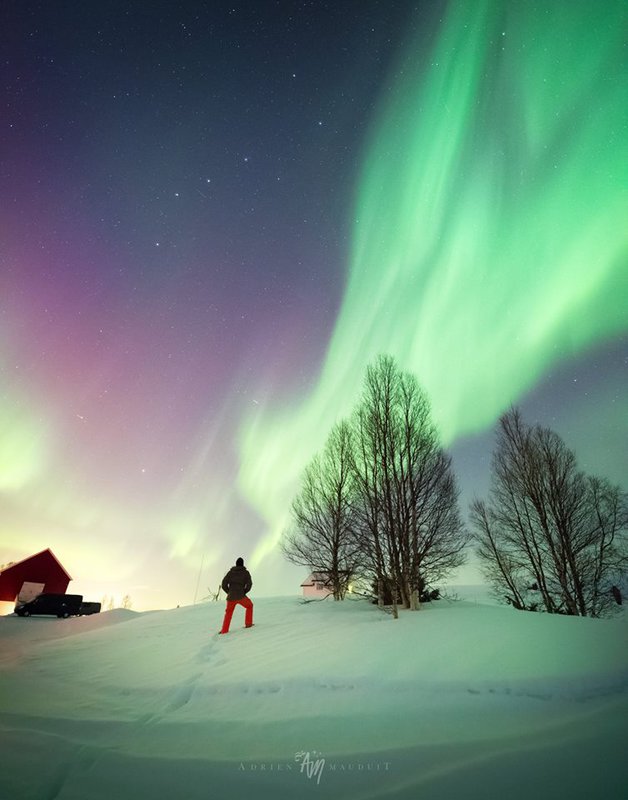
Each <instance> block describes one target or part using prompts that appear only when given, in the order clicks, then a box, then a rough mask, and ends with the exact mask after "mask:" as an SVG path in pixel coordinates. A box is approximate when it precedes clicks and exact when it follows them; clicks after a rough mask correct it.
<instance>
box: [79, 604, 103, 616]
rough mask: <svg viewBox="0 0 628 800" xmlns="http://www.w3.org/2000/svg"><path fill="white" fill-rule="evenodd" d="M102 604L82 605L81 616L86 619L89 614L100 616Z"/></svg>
mask: <svg viewBox="0 0 628 800" xmlns="http://www.w3.org/2000/svg"><path fill="white" fill-rule="evenodd" d="M100 605H101V604H100V603H81V608H80V609H79V614H80V615H81V617H86V616H87V615H88V614H99V613H100Z"/></svg>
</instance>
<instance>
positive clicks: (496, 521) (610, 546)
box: [471, 409, 628, 617]
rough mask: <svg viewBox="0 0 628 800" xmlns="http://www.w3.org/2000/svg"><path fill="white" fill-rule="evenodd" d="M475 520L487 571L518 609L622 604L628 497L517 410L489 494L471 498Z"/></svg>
mask: <svg viewBox="0 0 628 800" xmlns="http://www.w3.org/2000/svg"><path fill="white" fill-rule="evenodd" d="M471 522H472V525H473V528H474V533H475V542H476V545H477V551H476V552H477V555H478V557H479V559H480V562H481V564H482V567H483V571H484V574H485V577H486V579H487V580H488V582H489V583H490V584H491V586H492V587H493V591H494V593H495V595H496V596H497V597H498V598H500V599H501V600H503V601H505V602H507V603H509V604H510V605H512V606H514V607H515V608H518V609H524V610H533V611H534V610H543V611H546V612H548V613H550V614H569V615H574V616H591V617H599V616H604V615H606V614H607V613H609V612H610V611H611V609H612V608H613V607H614V606H615V605H617V604H618V603H621V592H620V590H619V588H618V584H619V583H620V582H621V580H622V576H625V575H626V574H627V572H628V548H627V534H628V502H627V498H626V495H625V494H624V493H623V492H622V491H621V490H620V488H619V487H618V486H614V485H612V484H611V483H610V482H609V481H608V480H606V479H603V478H597V477H593V476H590V475H587V474H585V473H584V472H582V471H581V470H579V469H578V465H577V463H576V457H575V455H574V453H573V452H572V451H571V450H570V449H569V448H568V447H567V446H566V444H565V443H564V441H563V440H562V439H561V438H560V437H559V436H558V435H557V434H556V433H555V432H554V431H552V430H550V429H548V428H543V427H541V426H534V427H532V426H529V425H527V424H526V423H525V422H524V421H523V419H522V417H521V414H520V412H519V411H518V410H516V409H511V410H510V411H509V412H508V413H507V414H504V415H503V416H502V418H501V419H500V423H499V431H498V436H497V447H496V449H495V452H494V455H493V464H492V476H491V489H490V493H489V497H488V500H486V501H483V500H476V501H475V502H474V503H473V504H472V506H471Z"/></svg>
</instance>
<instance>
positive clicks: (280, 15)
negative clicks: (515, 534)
mask: <svg viewBox="0 0 628 800" xmlns="http://www.w3.org/2000/svg"><path fill="white" fill-rule="evenodd" d="M176 5H177V8H172V7H171V4H166V3H156V4H154V5H152V4H151V7H150V10H149V9H148V7H146V9H145V10H144V11H141V10H140V9H139V6H138V8H137V9H135V10H133V7H132V6H131V7H130V8H128V7H126V6H124V5H123V4H115V3H114V4H112V5H111V6H109V7H108V8H106V9H103V8H101V9H100V10H99V11H98V12H94V13H93V14H91V13H90V14H88V13H87V12H86V11H85V10H82V9H81V6H80V5H79V4H78V3H69V4H67V5H66V6H65V7H64V9H62V10H57V11H56V12H55V14H54V15H53V13H52V12H51V11H50V9H48V10H46V9H45V8H44V7H43V6H41V5H40V4H38V3H30V2H26V3H17V2H16V3H9V4H8V6H7V7H6V9H5V10H4V11H3V12H2V14H3V15H4V16H5V17H6V20H5V22H6V24H4V25H3V26H2V30H3V31H4V33H3V36H4V37H5V39H6V42H5V51H6V52H8V53H9V58H8V60H7V64H6V72H7V74H6V79H5V81H4V85H5V95H6V101H5V108H6V114H5V121H4V122H3V132H2V142H1V144H2V150H1V154H0V157H1V159H2V174H1V180H2V187H3V190H2V197H3V203H2V214H1V217H0V220H1V221H0V226H1V227H0V235H1V237H2V245H1V246H2V252H1V254H0V255H1V258H2V261H1V263H0V292H1V294H0V304H1V305H0V311H1V316H0V337H1V338H0V374H1V375H2V394H1V399H0V493H1V494H0V500H1V502H2V508H1V514H0V550H1V552H0V561H6V560H9V559H11V558H19V557H22V556H23V555H26V554H28V553H29V552H31V551H33V552H34V551H35V550H36V549H42V548H43V547H48V546H50V547H52V549H53V550H54V551H55V553H56V554H57V555H58V556H59V557H60V558H61V560H62V561H63V563H64V565H65V566H66V567H67V568H68V569H69V571H70V572H71V573H72V574H73V575H74V577H75V578H76V579H77V581H79V580H80V581H82V582H83V583H84V585H85V586H86V587H89V590H90V591H91V592H92V593H97V592H99V591H100V592H102V593H107V594H112V593H114V594H119V595H121V594H123V593H126V592H129V593H130V594H131V595H132V596H134V597H135V598H137V600H136V603H137V606H138V607H142V606H144V607H154V606H155V605H158V604H160V603H162V604H164V605H174V604H177V603H187V602H191V600H192V597H193V594H194V585H195V583H196V581H197V575H198V573H199V565H200V564H201V562H202V565H203V570H202V573H201V592H200V593H201V594H205V593H206V591H205V587H206V586H207V585H210V586H211V585H212V584H213V585H215V584H216V583H217V581H218V580H219V578H220V577H222V574H223V571H224V568H225V567H227V566H229V564H230V563H232V562H233V559H234V558H235V556H237V555H244V556H245V557H246V558H247V559H248V561H249V563H250V565H251V567H252V569H253V570H254V571H255V572H254V580H255V577H256V575H257V581H256V585H257V587H258V590H259V591H260V592H263V593H266V594H277V593H284V592H286V591H291V590H294V591H297V590H298V577H299V575H298V574H297V575H296V578H297V580H296V585H291V584H290V581H293V583H294V581H295V578H294V576H295V572H294V570H293V568H288V567H285V566H284V565H283V564H282V561H281V558H280V556H279V555H278V554H277V551H276V541H277V537H278V535H279V534H280V532H281V529H282V527H283V525H284V524H285V520H286V514H287V510H288V506H289V502H290V499H291V496H292V494H293V492H294V491H295V488H296V487H297V486H298V479H299V475H300V472H301V470H302V469H303V467H304V466H305V464H306V463H307V461H308V460H309V458H310V457H311V456H312V455H313V453H314V452H315V451H316V450H317V449H318V448H319V447H320V446H321V445H322V443H323V442H324V439H325V437H326V434H327V432H328V430H329V429H330V427H331V425H332V424H333V423H334V421H335V420H336V419H337V418H338V417H340V416H342V415H344V414H345V413H347V412H348V411H349V409H350V408H351V406H352V404H353V402H354V401H355V399H356V396H357V393H358V391H359V388H360V382H361V379H362V375H363V372H364V368H365V366H366V364H367V363H368V361H369V360H371V359H372V358H373V357H374V356H375V355H377V354H378V353H380V352H388V353H391V354H392V355H394V356H395V357H396V358H397V359H398V361H399V362H400V364H401V365H402V366H403V367H404V368H408V369H411V370H412V371H414V372H415V374H416V375H417V377H418V378H419V380H420V381H421V383H422V384H423V385H424V387H425V388H426V389H427V391H428V394H429V395H430V397H431V400H432V405H433V410H434V416H435V419H436V421H437V423H438V425H439V427H440V429H441V431H442V434H443V438H444V441H445V442H446V443H447V445H449V446H451V447H452V448H453V453H454V465H455V466H456V467H457V469H458V471H459V479H460V482H461V485H462V487H463V492H465V493H470V492H473V491H476V490H477V489H478V487H482V486H483V485H484V482H483V480H484V479H483V477H482V476H480V475H479V473H485V472H486V461H487V457H488V453H490V446H491V438H490V437H491V430H492V426H493V424H494V422H495V420H496V419H497V417H498V416H499V414H500V413H501V412H502V411H503V410H504V409H505V408H507V407H508V406H509V405H510V404H511V403H520V404H521V405H522V409H523V412H524V415H526V416H527V418H528V419H530V421H539V422H541V423H542V424H549V425H552V426H553V427H555V428H556V429H557V431H558V432H559V433H561V435H563V436H564V437H565V439H566V441H567V442H568V444H570V445H571V446H573V447H574V448H575V449H576V451H577V453H578V456H579V457H580V459H581V462H582V463H583V465H584V466H585V467H586V468H587V469H588V470H590V471H593V472H599V473H601V474H606V475H607V476H608V477H610V478H611V479H613V480H614V481H622V480H623V476H624V475H625V473H626V466H627V464H626V455H625V449H626V448H625V440H626V433H628V431H627V428H628V425H627V414H626V388H627V379H626V367H627V360H628V348H627V342H626V333H627V330H628V265H627V256H628V226H627V225H626V220H627V219H628V202H627V199H626V197H627V195H626V191H625V187H626V185H628V175H627V172H628V152H627V151H628V136H627V135H626V132H627V130H628V104H627V103H626V100H625V89H624V87H625V85H626V63H625V53H624V52H623V51H624V50H625V47H624V43H623V38H622V34H623V31H624V30H625V24H624V23H625V19H623V17H624V11H623V5H624V4H622V3H619V2H615V1H614V0H609V2H606V3H604V4H603V7H599V8H597V7H593V6H592V5H591V4H588V3H584V2H569V3H566V2H549V3H548V2H536V0H531V2H526V3H518V2H497V0H486V1H480V0H478V1H477V2H476V0H471V2H457V3H456V2H451V3H440V2H422V3H418V4H417V3H398V4H381V3H378V2H375V1H374V0H373V2H365V3H363V4H352V3H342V2H341V3H338V4H334V7H333V9H331V8H330V7H328V6H327V5H326V4H325V3H320V4H317V3H315V4H314V5H313V6H310V5H308V4H304V5H301V4H298V3H282V2H280V3H278V4H264V3H260V4H251V3H230V4H227V3H224V4H223V3H216V4H212V8H211V9H207V8H206V7H205V5H204V4H200V3H191V2H183V3H181V4H176ZM358 5H359V9H358ZM391 6H394V7H392V8H391ZM624 485H625V481H624ZM236 551H237V552H236ZM78 588H80V587H78ZM86 591H87V588H86Z"/></svg>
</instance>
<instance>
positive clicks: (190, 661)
mask: <svg viewBox="0 0 628 800" xmlns="http://www.w3.org/2000/svg"><path fill="white" fill-rule="evenodd" d="M253 600H254V602H255V626H254V627H253V628H252V629H250V630H245V629H244V628H242V627H241V626H242V625H243V616H244V615H243V610H242V609H240V608H237V609H236V613H235V615H234V620H233V623H232V629H231V632H230V633H229V634H228V635H226V636H218V635H217V634H216V631H217V630H218V629H219V626H220V622H221V620H222V614H223V610H224V605H223V603H205V604H200V605H196V606H191V607H186V608H179V609H172V610H169V611H160V612H147V613H134V612H132V611H121V610H118V611H111V612H105V613H102V614H100V615H95V616H92V617H85V618H77V619H70V620H58V619H56V618H44V617H41V618H24V619H22V618H18V617H13V616H10V617H2V618H0V748H1V749H0V753H1V754H2V764H3V766H2V768H1V769H0V799H1V800H4V799H5V798H7V799H8V798H11V799H12V800H31V798H32V800H105V799H106V800H109V798H111V799H113V798H119V800H143V799H144V798H151V800H162V798H163V800H166V798H168V800H171V799H173V800H174V799H176V800H179V798H180V799H181V800H201V799H202V800H209V799H210V798H212V799H213V798H228V799H229V800H239V798H243V799H244V798H246V800H250V799H251V798H256V799H257V798H261V799H262V800H266V799H267V798H268V799H270V798H274V799H279V800H282V798H291V799H292V798H306V797H321V796H323V795H330V794H331V795H333V796H335V797H338V798H349V799H350V800H353V798H355V799H356V800H357V799H358V798H365V799H366V798H404V799H405V798H408V799H409V798H412V799H413V800H414V798H416V799H417V800H423V799H425V800H432V799H433V800H436V799H437V798H438V800H448V799H449V798H452V800H453V798H456V800H466V799H467V798H468V799H469V800H475V799H476V798H477V800H480V798H481V800H490V798H508V799H509V800H510V799H512V800H524V798H525V800H530V799H531V798H534V800H545V798H547V799H548V800H549V798H552V800H561V799H562V798H565V799H567V798H569V800H577V798H586V800H594V799H595V798H620V797H623V796H625V790H626V786H627V783H628V767H627V763H628V758H627V756H628V735H627V734H628V623H627V621H626V618H625V617H624V618H622V619H618V620H592V619H580V618H573V617H558V616H548V615H544V614H531V613H524V612H516V611H514V610H512V609H510V608H503V607H495V606H489V605H482V604H479V603H477V602H476V603H474V602H464V601H458V602H451V601H447V600H441V601H438V602H436V603H430V604H427V605H425V606H424V607H423V609H422V610H421V611H420V612H410V611H403V612H401V615H400V618H399V619H398V620H393V619H392V617H391V616H390V615H387V614H385V613H383V612H382V611H380V610H378V609H377V607H375V606H373V605H371V604H370V603H368V602H367V601H364V600H357V599H350V600H346V601H344V602H342V603H334V602H333V601H332V600H331V599H329V600H326V601H324V602H310V603H303V602H302V601H301V600H300V599H296V598H295V599H293V598H285V597H282V598H262V599H259V600H257V601H255V598H253Z"/></svg>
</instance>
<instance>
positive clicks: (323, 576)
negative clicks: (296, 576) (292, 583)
mask: <svg viewBox="0 0 628 800" xmlns="http://www.w3.org/2000/svg"><path fill="white" fill-rule="evenodd" d="M321 582H322V583H329V575H328V574H327V573H326V572H311V573H310V575H309V577H308V578H307V579H306V580H305V582H304V583H302V584H301V586H313V585H314V584H315V583H321Z"/></svg>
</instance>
